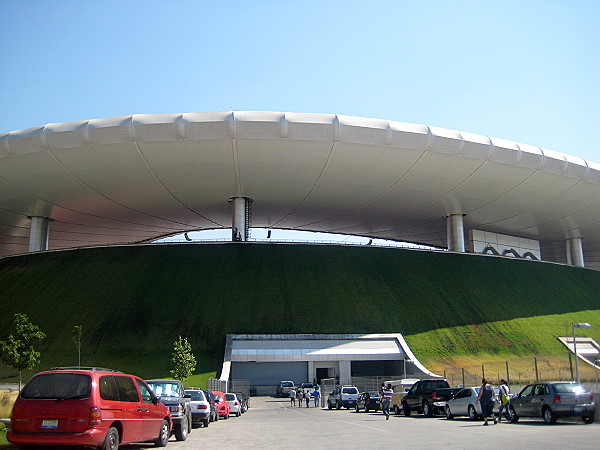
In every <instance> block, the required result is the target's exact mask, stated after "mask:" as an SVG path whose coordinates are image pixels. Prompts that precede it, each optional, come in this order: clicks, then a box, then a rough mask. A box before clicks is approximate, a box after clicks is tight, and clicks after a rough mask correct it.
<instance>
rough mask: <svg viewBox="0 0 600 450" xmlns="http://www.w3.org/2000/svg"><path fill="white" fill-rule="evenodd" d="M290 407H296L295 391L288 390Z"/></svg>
mask: <svg viewBox="0 0 600 450" xmlns="http://www.w3.org/2000/svg"><path fill="white" fill-rule="evenodd" d="M290 406H296V391H295V390H294V389H292V390H290Z"/></svg>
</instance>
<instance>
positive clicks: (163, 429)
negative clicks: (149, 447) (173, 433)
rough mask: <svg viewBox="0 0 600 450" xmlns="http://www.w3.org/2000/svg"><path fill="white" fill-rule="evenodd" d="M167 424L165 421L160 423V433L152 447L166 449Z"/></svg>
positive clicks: (167, 439)
mask: <svg viewBox="0 0 600 450" xmlns="http://www.w3.org/2000/svg"><path fill="white" fill-rule="evenodd" d="M169 431H170V430H169V422H168V421H167V419H165V420H163V421H162V424H161V426H160V431H159V432H158V437H157V438H156V440H155V441H154V445H155V446H156V447H166V445H167V443H168V442H169Z"/></svg>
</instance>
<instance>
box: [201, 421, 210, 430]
mask: <svg viewBox="0 0 600 450" xmlns="http://www.w3.org/2000/svg"><path fill="white" fill-rule="evenodd" d="M209 423H210V419H204V420H203V421H202V425H204V428H206V427H208V424H209Z"/></svg>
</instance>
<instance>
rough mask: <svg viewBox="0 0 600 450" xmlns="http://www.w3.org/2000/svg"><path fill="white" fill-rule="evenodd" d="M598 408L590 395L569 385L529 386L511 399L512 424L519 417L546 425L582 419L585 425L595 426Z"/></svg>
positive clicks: (560, 383)
mask: <svg viewBox="0 0 600 450" xmlns="http://www.w3.org/2000/svg"><path fill="white" fill-rule="evenodd" d="M595 408H596V407H595V405H594V397H593V396H592V394H591V393H590V391H588V390H587V389H586V388H585V387H583V386H582V385H580V384H577V383H571V382H569V381H556V382H546V383H534V384H530V385H528V386H525V387H524V388H523V389H522V390H521V392H519V394H518V395H517V396H515V397H513V398H511V399H510V412H511V414H512V421H513V422H517V421H518V420H519V418H520V417H541V418H543V419H544V422H546V423H555V422H556V420H557V419H558V418H559V417H581V419H582V420H583V422H584V423H592V422H593V421H594V414H595V411H596V409H595Z"/></svg>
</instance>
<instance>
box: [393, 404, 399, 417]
mask: <svg viewBox="0 0 600 450" xmlns="http://www.w3.org/2000/svg"><path fill="white" fill-rule="evenodd" d="M394 414H396V415H397V416H398V415H400V408H399V407H398V405H394Z"/></svg>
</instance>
